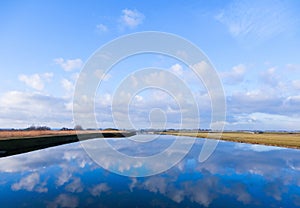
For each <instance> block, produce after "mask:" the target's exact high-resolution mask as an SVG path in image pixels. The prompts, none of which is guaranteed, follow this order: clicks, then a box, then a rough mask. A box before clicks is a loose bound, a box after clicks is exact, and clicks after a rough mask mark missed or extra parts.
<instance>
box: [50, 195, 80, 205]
mask: <svg viewBox="0 0 300 208" xmlns="http://www.w3.org/2000/svg"><path fill="white" fill-rule="evenodd" d="M78 204H79V200H78V198H77V197H75V196H71V195H68V194H60V195H59V196H58V197H57V198H56V199H55V200H54V201H53V202H50V203H49V204H48V206H47V207H49V208H56V207H65V208H75V207H78Z"/></svg>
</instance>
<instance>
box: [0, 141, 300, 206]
mask: <svg viewBox="0 0 300 208" xmlns="http://www.w3.org/2000/svg"><path fill="white" fill-rule="evenodd" d="M182 139H187V138H182ZM86 142H90V143H91V144H93V143H95V142H97V139H96V140H89V141H86ZM171 142H172V137H171V136H162V137H161V138H159V139H158V140H156V141H155V142H150V143H142V144H140V145H136V144H133V142H132V141H131V142H128V141H127V140H126V139H111V140H110V143H111V144H112V145H114V147H115V148H117V149H118V150H119V151H121V152H123V153H125V154H134V153H135V154H137V155H143V156H147V155H151V154H157V152H158V151H160V148H161V149H164V148H166V147H167V146H168V145H170V143H171ZM147 145H148V146H147ZM202 145H203V140H201V139H199V140H197V141H196V143H195V145H194V146H193V148H192V150H191V151H190V153H189V154H188V155H187V156H186V157H185V159H184V160H182V161H181V162H180V163H178V164H177V165H176V166H174V167H173V168H171V169H169V170H168V171H166V172H163V173H161V174H158V175H154V176H150V177H143V178H130V177H125V176H120V175H117V174H114V173H111V172H109V171H107V170H105V169H103V168H101V167H99V166H98V165H97V164H96V163H94V162H93V161H92V160H91V159H90V158H89V157H88V156H87V154H86V153H85V151H84V150H83V149H82V148H81V146H80V143H73V144H68V145H62V146H58V147H53V148H48V149H44V150H39V151H35V152H30V153H26V154H22V155H15V156H11V157H6V158H1V159H0V178H1V181H0V203H1V204H0V206H1V207H298V206H300V187H299V185H300V151H299V150H293V149H284V148H276V147H267V146H259V145H249V144H239V143H231V142H220V143H219V145H218V147H217V149H216V151H215V152H214V154H213V155H212V156H211V157H210V158H209V159H208V160H207V161H205V162H203V163H199V162H198V160H197V158H198V155H199V151H200V149H201V147H202ZM103 151H105V150H103ZM107 165H108V167H109V166H110V165H113V164H110V161H107ZM123 165H124V166H123V167H121V168H123V169H124V171H125V170H128V169H130V168H131V167H130V166H126V164H123ZM124 167H126V168H124Z"/></svg>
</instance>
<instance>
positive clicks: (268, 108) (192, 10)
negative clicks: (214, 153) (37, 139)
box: [0, 0, 300, 130]
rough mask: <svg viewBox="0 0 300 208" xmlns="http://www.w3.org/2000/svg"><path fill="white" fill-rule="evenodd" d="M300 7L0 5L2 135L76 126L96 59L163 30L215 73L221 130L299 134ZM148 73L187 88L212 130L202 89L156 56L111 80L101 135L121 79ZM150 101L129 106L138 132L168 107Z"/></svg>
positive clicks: (124, 67)
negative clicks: (82, 81) (126, 38)
mask: <svg viewBox="0 0 300 208" xmlns="http://www.w3.org/2000/svg"><path fill="white" fill-rule="evenodd" d="M299 8H300V2H299V1H267V0H266V1H196V0H195V1H192V0H191V1H172V3H170V1H147V2H146V1H49V2H41V1H1V2H0V10H1V11H0V26H1V27H0V37H1V38H0V45H1V47H0V56H1V62H0V69H1V70H2V76H1V77H0V81H1V83H2V85H1V88H0V101H1V102H0V107H1V112H0V114H1V115H0V127H1V128H9V127H14V128H23V127H27V126H29V125H32V124H34V125H47V126H51V127H53V128H60V127H63V126H66V127H73V126H74V123H73V116H72V97H73V92H74V85H75V83H76V80H77V77H78V75H79V73H80V70H81V69H82V67H83V66H84V63H85V62H86V61H87V60H88V58H89V57H90V56H91V55H92V54H93V53H94V52H95V50H97V49H98V48H99V47H100V46H102V45H103V44H105V43H107V42H108V41H111V40H113V39H115V38H117V37H120V36H122V35H126V34H130V33H134V32H142V31H161V32H168V33H174V34H176V35H179V36H182V37H183V38H185V39H187V40H189V41H191V42H193V43H194V44H195V45H197V46H198V47H199V48H200V49H201V50H202V51H203V52H204V53H205V54H206V55H207V57H208V58H209V59H210V61H211V62H212V64H213V65H214V66H215V68H216V70H217V71H218V73H219V76H220V79H221V80H222V83H223V86H224V91H225V94H226V101H227V119H226V128H227V129H275V130H282V129H285V130H299V129H300V126H299V123H300V117H299V114H300V113H299V112H300V107H299V106H300V93H299V92H300V59H299V58H300V57H299V54H300V39H299V37H300V29H299V28H300V22H299V20H300V17H299V13H298V12H297V11H298V10H299ZM150 66H152V67H159V68H165V69H166V70H169V71H171V72H173V73H174V74H176V75H178V76H179V77H181V78H182V79H183V80H185V81H186V82H187V83H189V86H190V88H191V91H192V92H193V93H194V94H195V96H196V97H197V99H198V102H199V103H201V105H200V106H199V108H201V109H199V110H200V114H201V115H200V117H201V120H202V121H203V122H202V123H201V127H203V128H206V127H209V119H210V117H209V116H210V113H208V112H209V111H210V110H209V100H208V98H209V96H207V92H205V88H203V86H201V84H199V83H197V81H192V79H193V76H192V75H191V72H190V71H189V69H188V68H187V67H185V66H184V65H182V63H179V62H176V60H174V59H171V58H168V57H163V56H159V55H144V56H136V57H132V58H131V59H130V60H128V61H126V60H125V61H123V62H122V63H120V64H118V65H117V66H115V67H114V69H113V70H112V71H111V73H110V74H109V75H107V77H106V79H105V80H104V82H103V86H101V87H100V88H99V90H98V92H97V96H96V101H95V102H96V106H97V120H98V122H99V127H110V126H114V125H113V123H112V118H111V111H110V110H109V106H110V102H111V98H112V97H113V92H114V89H115V88H116V87H117V86H118V84H119V83H120V80H122V79H124V77H126V76H127V75H128V74H130V73H132V72H133V71H134V70H137V69H139V68H143V67H150ZM148 94H151V99H149V96H148ZM148 94H147V93H144V94H143V93H141V94H140V95H138V96H136V99H135V100H134V102H133V103H132V105H133V106H132V109H133V110H131V112H132V120H133V121H136V122H137V123H138V124H139V125H138V126H137V128H143V127H149V126H150V125H149V118H148V114H149V112H151V109H153V108H161V109H162V110H164V109H170V107H172V105H174V103H173V104H172V102H173V101H172V99H164V96H166V97H167V95H162V92H148ZM162 97H163V98H162ZM156 98H157V99H156ZM162 100H163V102H162ZM155 101H156V102H155ZM135 102H136V103H135ZM168 107H169V108H168ZM174 109H176V107H174ZM174 109H173V110H174ZM201 112H202V113H201ZM174 115H175V114H174ZM166 116H167V118H168V119H170V120H168V121H169V123H168V124H167V127H178V123H176V122H175V121H177V120H178V118H177V117H176V118H175V117H172V115H171V114H168V113H167V114H166ZM154 117H155V115H154ZM158 118H159V116H158ZM154 120H155V119H154Z"/></svg>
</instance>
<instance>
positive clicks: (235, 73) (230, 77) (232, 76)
mask: <svg viewBox="0 0 300 208" xmlns="http://www.w3.org/2000/svg"><path fill="white" fill-rule="evenodd" d="M245 72H246V67H245V66H244V65H243V64H239V65H237V66H234V67H233V68H232V70H230V71H227V72H223V73H221V78H222V79H223V81H224V83H226V84H232V85H234V84H238V83H240V82H242V81H243V80H244V76H245Z"/></svg>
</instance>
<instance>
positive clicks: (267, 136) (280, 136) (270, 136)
mask: <svg viewBox="0 0 300 208" xmlns="http://www.w3.org/2000/svg"><path fill="white" fill-rule="evenodd" d="M161 134H168V135H178V136H190V137H199V138H207V136H208V132H176V131H167V132H161ZM212 135H213V134H212ZM210 139H216V138H214V137H210ZM220 140H225V141H232V142H240V143H250V144H263V145H270V146H278V147H288V148H297V149H300V133H278V132H275V133H269V132H267V133H262V134H254V133H249V132H223V133H222V135H221V138H220Z"/></svg>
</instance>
